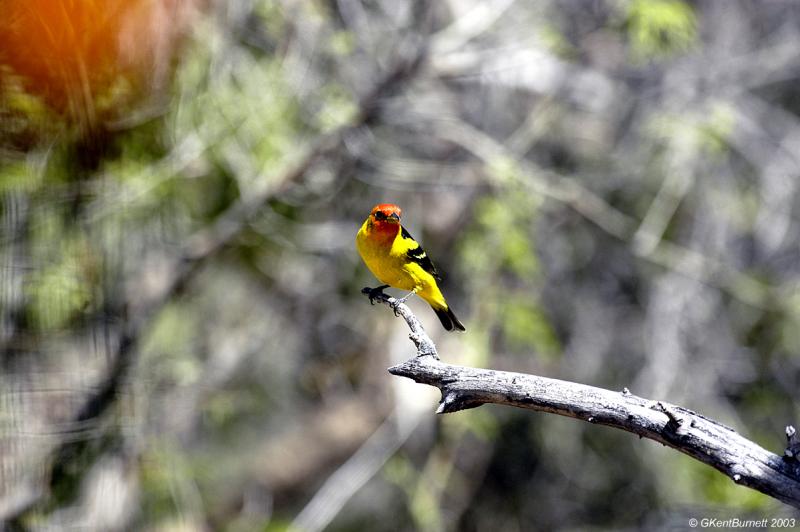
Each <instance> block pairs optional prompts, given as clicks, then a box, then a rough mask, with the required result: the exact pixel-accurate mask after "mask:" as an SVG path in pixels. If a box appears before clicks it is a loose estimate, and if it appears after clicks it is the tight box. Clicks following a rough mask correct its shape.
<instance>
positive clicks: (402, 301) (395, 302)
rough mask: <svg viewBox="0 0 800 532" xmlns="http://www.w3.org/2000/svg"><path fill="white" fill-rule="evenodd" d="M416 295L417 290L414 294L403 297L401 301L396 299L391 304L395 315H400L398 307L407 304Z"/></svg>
mask: <svg viewBox="0 0 800 532" xmlns="http://www.w3.org/2000/svg"><path fill="white" fill-rule="evenodd" d="M416 293H417V292H416V290H415V291H413V292H409V293H408V294H406V295H405V296H403V297H401V298H400V299H395V300H394V302H392V303H390V306H391V307H392V310H393V311H394V315H395V316H397V315H398V314H397V307H398V306H399V305H401V304H402V303H405V302H406V301H407V300H408V298H409V297H411V296H413V295H414V294H416Z"/></svg>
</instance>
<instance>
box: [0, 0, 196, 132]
mask: <svg viewBox="0 0 800 532" xmlns="http://www.w3.org/2000/svg"><path fill="white" fill-rule="evenodd" d="M2 3H3V6H2V12H3V14H2V17H0V75H13V76H16V77H19V78H21V80H22V85H23V87H24V90H25V91H26V92H29V93H31V94H35V95H37V96H40V97H41V98H43V100H44V101H45V102H46V103H47V104H48V105H49V106H50V107H52V108H53V109H55V110H56V111H58V112H65V113H66V115H67V116H70V117H72V118H77V119H79V120H80V121H81V122H84V121H92V120H93V119H95V118H96V114H97V112H98V101H106V106H107V107H108V108H109V109H113V108H114V107H116V106H117V105H118V103H119V102H109V100H110V99H111V100H113V98H112V95H117V94H122V93H124V94H125V97H126V98H127V97H131V96H132V95H142V94H146V93H149V92H151V91H154V90H158V89H161V88H163V87H164V86H165V85H166V82H167V81H168V78H169V73H170V63H171V59H172V57H173V54H174V51H175V47H176V42H177V37H178V36H179V35H180V33H181V31H182V30H183V28H184V26H185V22H186V21H187V18H188V17H187V14H188V13H189V9H188V8H189V7H190V6H189V4H191V3H192V2H191V0H2ZM101 106H102V104H101ZM101 110H102V109H101Z"/></svg>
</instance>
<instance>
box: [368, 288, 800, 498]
mask: <svg viewBox="0 0 800 532" xmlns="http://www.w3.org/2000/svg"><path fill="white" fill-rule="evenodd" d="M365 290H366V289H365ZM375 300H376V301H380V302H382V303H385V304H388V305H389V306H390V307H392V308H393V309H394V310H395V312H396V313H397V314H398V315H400V316H402V317H403V318H404V319H405V320H406V323H407V324H408V326H409V328H410V329H411V334H410V335H409V337H410V338H411V340H412V341H413V342H414V344H415V345H416V346H417V356H416V357H414V358H411V359H409V360H407V361H405V362H403V363H402V364H398V365H396V366H392V367H391V368H389V373H391V374H393V375H398V376H402V377H408V378H409V379H413V380H414V381H416V382H419V383H422V384H428V385H431V386H436V387H437V388H439V390H440V391H441V392H442V399H441V401H440V402H439V408H438V409H437V410H436V412H437V413H439V414H444V413H449V412H457V411H459V410H464V409H467V408H475V407H477V406H480V405H483V404H486V403H495V404H500V405H508V406H515V407H518V408H527V409H530V410H536V411H539V412H549V413H552V414H559V415H562V416H567V417H572V418H576V419H581V420H583V421H588V422H589V423H595V424H599V425H606V426H609V427H614V428H617V429H622V430H625V431H628V432H632V433H634V434H637V435H639V436H640V437H642V438H649V439H651V440H655V441H657V442H660V443H662V444H664V445H666V446H668V447H671V448H673V449H676V450H678V451H680V452H682V453H684V454H687V455H689V456H691V457H692V458H694V459H696V460H700V461H701V462H703V463H705V464H708V465H710V466H711V467H713V468H715V469H717V470H718V471H720V472H722V473H724V474H725V475H727V476H728V477H730V478H731V479H732V480H733V481H734V482H736V483H737V484H740V485H742V486H747V487H749V488H753V489H756V490H758V491H760V492H762V493H765V494H767V495H769V496H771V497H774V498H776V499H778V500H780V501H783V502H785V503H786V504H789V505H792V506H794V507H796V508H800V463H798V461H797V452H795V451H796V450H797V449H796V448H797V447H798V444H797V436H796V434H795V431H794V429H793V428H792V427H787V437H788V438H789V446H788V447H787V449H786V451H785V454H784V456H783V457H781V456H778V455H777V454H774V453H772V452H770V451H768V450H766V449H764V448H763V447H761V446H760V445H758V444H757V443H755V442H752V441H750V440H748V439H747V438H745V437H743V436H742V435H740V434H739V433H737V432H736V431H735V430H734V429H732V428H730V427H727V426H725V425H723V424H722V423H719V422H717V421H714V420H713V419H709V418H707V417H705V416H703V415H701V414H698V413H697V412H693V411H692V410H689V409H687V408H683V407H681V406H678V405H673V404H670V403H667V402H663V401H653V400H648V399H645V398H642V397H638V396H636V395H633V394H632V393H630V392H629V391H628V390H627V388H626V389H623V390H622V391H611V390H606V389H603V388H596V387H594V386H588V385H585V384H578V383H575V382H568V381H562V380H558V379H550V378H547V377H540V376H537V375H529V374H524V373H513V372H509V371H495V370H491V369H480V368H471V367H465V366H456V365H452V364H447V363H445V362H442V361H441V360H440V359H439V357H438V355H437V353H436V346H435V345H434V343H433V341H432V340H431V339H430V337H429V336H428V335H427V333H425V330H424V329H423V328H422V325H421V324H420V322H419V320H418V319H417V318H416V317H415V316H414V314H413V313H412V312H411V310H410V309H409V308H408V307H407V306H406V305H404V304H402V303H400V304H398V303H397V300H395V299H394V298H392V297H389V296H386V295H381V296H379V297H377V298H376V299H375Z"/></svg>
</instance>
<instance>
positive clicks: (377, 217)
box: [369, 203, 403, 227]
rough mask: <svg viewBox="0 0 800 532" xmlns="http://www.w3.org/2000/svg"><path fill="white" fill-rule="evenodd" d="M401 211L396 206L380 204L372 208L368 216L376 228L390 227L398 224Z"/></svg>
mask: <svg viewBox="0 0 800 532" xmlns="http://www.w3.org/2000/svg"><path fill="white" fill-rule="evenodd" d="M402 213H403V211H402V210H401V209H400V207H398V206H397V205H393V204H391V203H381V204H379V205H375V207H373V208H372V212H371V213H370V214H369V217H370V220H371V221H372V223H374V224H376V225H377V226H378V227H381V226H384V227H390V226H393V225H395V224H399V223H400V215H401V214H402Z"/></svg>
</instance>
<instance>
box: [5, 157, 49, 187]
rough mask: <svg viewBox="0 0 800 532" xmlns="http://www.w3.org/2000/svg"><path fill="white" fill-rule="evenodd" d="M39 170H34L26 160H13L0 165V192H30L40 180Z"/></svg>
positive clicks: (38, 184) (39, 183) (37, 185)
mask: <svg viewBox="0 0 800 532" xmlns="http://www.w3.org/2000/svg"><path fill="white" fill-rule="evenodd" d="M41 175H42V174H41V172H36V171H34V169H33V168H31V166H30V165H29V164H27V163H26V162H14V163H8V164H4V165H3V166H0V194H2V193H3V192H11V191H18V192H22V191H24V192H32V191H34V190H36V189H37V188H39V186H40V185H41V182H42V178H41Z"/></svg>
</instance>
